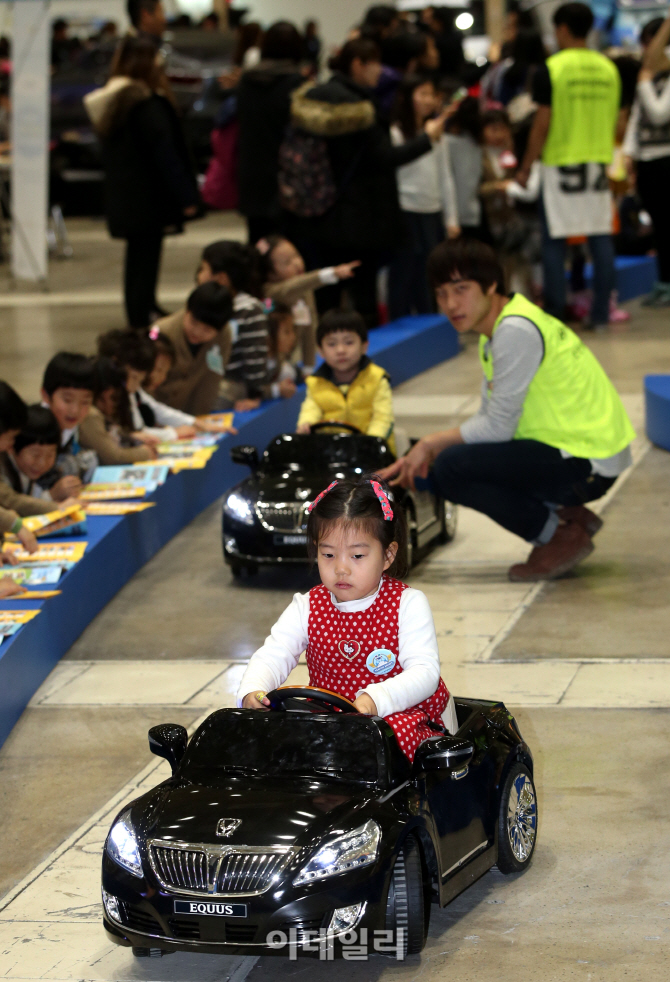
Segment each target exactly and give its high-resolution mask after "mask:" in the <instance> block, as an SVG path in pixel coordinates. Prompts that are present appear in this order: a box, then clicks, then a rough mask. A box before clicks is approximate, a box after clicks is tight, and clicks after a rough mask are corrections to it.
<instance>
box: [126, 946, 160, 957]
mask: <svg viewBox="0 0 670 982" xmlns="http://www.w3.org/2000/svg"><path fill="white" fill-rule="evenodd" d="M164 954H165V952H163V951H161V949H160V948H136V947H133V955H134V956H135V958H162V957H163V955H164Z"/></svg>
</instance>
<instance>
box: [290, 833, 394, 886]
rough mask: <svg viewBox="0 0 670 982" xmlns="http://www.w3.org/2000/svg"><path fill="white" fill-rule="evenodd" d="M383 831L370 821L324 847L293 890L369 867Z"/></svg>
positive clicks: (298, 877) (302, 872)
mask: <svg viewBox="0 0 670 982" xmlns="http://www.w3.org/2000/svg"><path fill="white" fill-rule="evenodd" d="M380 838H381V829H380V828H379V826H378V825H377V823H376V822H374V821H373V820H372V819H370V820H369V821H368V822H366V823H365V825H361V826H360V827H359V828H357V829H354V830H353V831H352V832H347V833H346V835H341V836H339V837H338V838H337V839H333V840H332V841H331V842H327V843H325V844H324V845H323V846H321V848H320V849H319V850H318V851H317V852H316V853H315V854H314V855H313V856H312V858H311V859H310V861H309V862H308V863H307V865H306V866H303V868H302V869H301V870H300V872H299V873H298V875H297V876H296V878H295V879H294V881H293V885H294V886H296V887H297V886H300V885H301V884H302V883H311V882H312V881H314V880H321V879H323V878H324V877H326V876H334V875H335V874H336V873H346V872H348V871H349V870H352V869H357V868H358V867H359V866H369V865H370V863H374V861H375V859H376V858H377V851H378V849H379V840H380Z"/></svg>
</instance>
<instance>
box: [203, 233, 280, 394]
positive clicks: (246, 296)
mask: <svg viewBox="0 0 670 982" xmlns="http://www.w3.org/2000/svg"><path fill="white" fill-rule="evenodd" d="M258 258H259V257H258V254H257V252H256V250H255V249H254V248H253V246H247V245H242V244H241V243H240V242H229V241H227V240H226V239H222V240H221V241H220V242H212V243H211V244H210V245H208V246H207V248H206V249H205V250H204V251H203V254H202V259H201V260H200V266H199V267H198V272H197V279H198V283H209V282H211V281H212V280H214V281H215V282H216V283H220V284H221V285H222V286H226V287H228V289H229V290H230V292H231V293H232V295H233V320H232V321H231V322H230V327H231V336H232V343H233V346H232V350H231V352H230V359H229V361H228V363H227V364H226V372H225V378H224V380H223V382H222V383H221V387H220V390H219V402H218V408H219V409H224V410H225V409H235V410H236V411H237V412H245V410H248V409H256V408H258V406H260V404H261V401H262V400H263V399H270V398H272V396H271V393H270V387H269V383H268V375H267V358H268V312H267V309H266V307H265V304H264V303H263V301H262V300H260V299H259V296H258V294H259V291H260V287H259V283H258V280H259V276H258V268H257V267H258Z"/></svg>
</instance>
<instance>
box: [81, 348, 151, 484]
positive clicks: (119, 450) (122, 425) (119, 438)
mask: <svg viewBox="0 0 670 982" xmlns="http://www.w3.org/2000/svg"><path fill="white" fill-rule="evenodd" d="M79 438H80V440H81V445H82V447H88V448H90V449H91V450H94V451H95V453H96V455H97V457H98V460H99V461H100V463H101V464H102V465H103V466H106V465H118V464H134V463H136V462H137V461H140V460H155V459H156V457H157V456H158V455H157V453H156V451H155V449H154V448H153V447H149V446H147V445H146V444H140V445H139V446H138V445H137V442H136V440H135V439H134V438H133V419H132V414H131V412H130V402H129V400H128V393H127V391H126V373H125V372H124V371H123V369H122V368H120V367H119V366H118V365H117V364H116V363H115V362H113V361H112V359H111V358H99V359H98V361H97V362H96V363H95V398H94V404H93V406H92V407H91V410H90V412H89V414H88V416H87V417H86V419H85V420H84V421H83V423H82V424H81V426H80V427H79Z"/></svg>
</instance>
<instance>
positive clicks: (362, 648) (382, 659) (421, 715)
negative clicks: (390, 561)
mask: <svg viewBox="0 0 670 982" xmlns="http://www.w3.org/2000/svg"><path fill="white" fill-rule="evenodd" d="M406 589H407V585H406V584H405V583H401V582H400V580H394V579H391V578H390V577H388V576H384V577H383V578H382V584H381V587H380V589H379V593H378V594H377V596H376V598H375V601H374V603H373V604H372V605H371V606H370V607H368V609H367V610H363V611H357V612H352V613H344V612H342V611H340V610H338V609H337V607H336V606H335V605H334V604H333V602H332V600H331V599H330V592H329V590H328V589H327V588H326V587H325V586H323V584H320V585H319V586H315V587H313V588H312V589H311V590H310V591H309V621H308V638H309V640H308V645H307V649H306V652H305V654H306V658H307V667H308V668H309V679H310V684H311V685H316V686H319V687H320V688H323V689H329V690H330V691H331V692H337V693H338V694H339V695H342V696H344V697H345V698H347V699H351V700H354V699H355V698H356V696H357V694H358V693H359V692H360V691H361V689H365V688H366V686H368V685H373V684H374V683H375V682H382V681H385V680H386V679H390V678H393V676H394V675H399V674H400V673H401V672H402V668H401V666H400V664H399V662H398V656H399V650H400V643H399V639H398V613H399V610H400V598H401V597H402V594H403V591H404V590H406ZM448 699H449V693H448V691H447V687H446V686H445V684H444V682H443V681H442V679H440V682H439V685H438V687H437V689H436V690H435V692H434V693H433V695H432V696H429V697H428V698H427V699H424V700H423V702H421V703H419V704H418V705H417V706H412V707H411V708H410V709H405V710H404V711H403V712H400V713H392V714H391V715H390V716H386V717H385V719H386V722H387V723H388V724H389V725H390V726H391V728H392V730H393V732H394V733H395V735H396V737H397V738H398V743H399V744H400V747H401V749H402V751H403V753H404V754H405V755H406V756H407V757H408V758H409V759H410V760H413V759H414V754H415V752H416V748H417V747H418V746H419V744H420V743H422V742H423V741H424V740H425V739H427V737H431V736H435V731H434V730H433V729H431V727H430V726H428V723H427V721H428V720H429V719H430V720H432V721H433V722H434V723H439V724H442V713H443V712H444V710H445V708H446V705H447V701H448Z"/></svg>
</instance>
